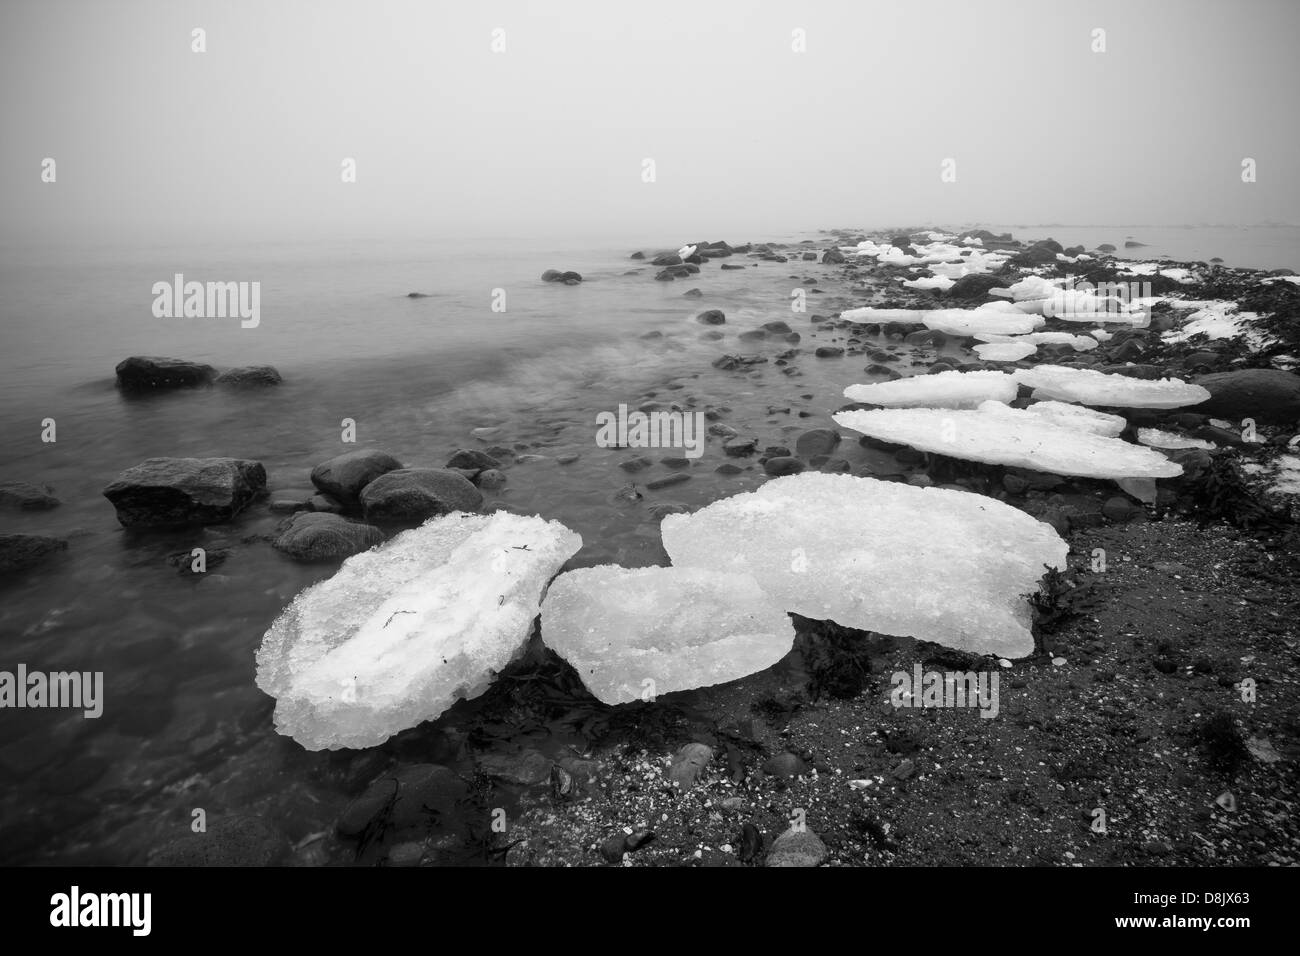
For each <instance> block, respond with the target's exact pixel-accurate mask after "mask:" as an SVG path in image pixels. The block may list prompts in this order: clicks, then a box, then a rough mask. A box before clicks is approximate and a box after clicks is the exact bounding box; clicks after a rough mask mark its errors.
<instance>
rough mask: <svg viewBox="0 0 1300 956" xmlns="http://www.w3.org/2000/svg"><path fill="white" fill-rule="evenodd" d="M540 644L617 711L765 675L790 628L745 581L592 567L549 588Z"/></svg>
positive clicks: (707, 571)
mask: <svg viewBox="0 0 1300 956" xmlns="http://www.w3.org/2000/svg"><path fill="white" fill-rule="evenodd" d="M542 640H543V641H544V642H545V644H546V645H547V647H549V648H551V650H553V651H555V652H556V653H557V654H559V655H560V656H561V657H563V658H564V659H565V660H566V661H568V662H569V663H570V664H572V665H573V668H574V670H576V671H577V672H578V676H579V677H581V678H582V682H583V683H584V684H585V685H586V687H587V689H588V690H590V691H591V692H592V693H593V694H594V695H595V696H596V697H598V698H600V700H601V701H603V702H604V703H606V704H622V703H626V702H628V701H633V700H647V699H653V697H654V696H655V695H657V694H667V693H671V692H672V691H679V690H688V689H691V688H695V687H710V686H712V685H714V684H722V683H725V682H727V681H731V680H736V679H738V678H741V677H744V676H746V675H747V674H753V673H755V672H757V671H761V670H764V669H766V668H768V667H771V666H772V665H773V664H775V663H776V662H777V661H779V660H780V659H781V658H782V657H784V656H785V655H786V654H787V653H789V651H790V648H791V646H792V645H793V643H794V627H793V626H792V625H791V623H790V618H789V616H788V615H787V614H786V613H785V610H784V609H783V608H782V607H781V606H780V605H779V604H778V603H776V602H775V601H773V599H772V598H771V597H770V596H769V595H767V594H765V593H764V592H763V590H762V589H761V588H760V587H759V585H758V582H757V581H755V580H754V578H752V577H750V576H749V575H748V574H744V573H737V572H730V571H727V570H724V569H719V568H715V567H671V568H660V567H650V568H632V569H629V568H621V567H616V566H614V565H602V566H600V567H595V568H579V569H577V570H575V571H568V572H566V573H564V574H561V575H560V576H559V577H558V578H556V579H555V580H554V581H553V582H552V583H551V586H550V588H549V589H548V590H547V592H546V600H545V601H544V602H543V603H542Z"/></svg>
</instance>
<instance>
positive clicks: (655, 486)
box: [645, 471, 691, 491]
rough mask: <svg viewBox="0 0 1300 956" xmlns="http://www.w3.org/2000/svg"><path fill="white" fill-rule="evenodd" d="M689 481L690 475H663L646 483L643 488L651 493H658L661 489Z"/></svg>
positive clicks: (680, 473)
mask: <svg viewBox="0 0 1300 956" xmlns="http://www.w3.org/2000/svg"><path fill="white" fill-rule="evenodd" d="M690 480H691V476H690V475H687V474H684V473H683V472H680V471H679V472H677V473H676V474H674V475H665V476H664V477H663V478H655V479H653V480H651V481H647V482H646V483H645V486H646V488H648V489H649V490H651V491H659V490H660V489H662V488H671V487H672V486H673V485H680V484H682V483H683V482H686V481H690Z"/></svg>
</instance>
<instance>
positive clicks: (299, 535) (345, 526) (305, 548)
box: [273, 511, 384, 561]
mask: <svg viewBox="0 0 1300 956" xmlns="http://www.w3.org/2000/svg"><path fill="white" fill-rule="evenodd" d="M383 540H384V533H383V532H382V531H380V530H379V529H378V528H376V527H375V526H374V525H368V524H361V523H360V522H357V521H349V520H348V519H347V518H343V517H340V516H339V515H336V514H328V513H313V512H309V511H304V512H302V513H300V514H297V515H294V516H293V517H292V518H290V519H289V520H288V521H286V522H285V523H284V524H283V525H282V526H281V530H280V534H279V536H278V537H277V538H276V539H275V541H274V542H273V543H274V547H275V549H276V550H277V551H283V552H284V553H285V554H287V555H289V557H291V558H293V559H294V560H296V561H333V560H340V559H342V558H348V557H351V556H352V555H354V554H359V553H360V552H362V551H367V550H369V549H370V548H373V547H374V546H375V545H377V544H380V543H382V542H383Z"/></svg>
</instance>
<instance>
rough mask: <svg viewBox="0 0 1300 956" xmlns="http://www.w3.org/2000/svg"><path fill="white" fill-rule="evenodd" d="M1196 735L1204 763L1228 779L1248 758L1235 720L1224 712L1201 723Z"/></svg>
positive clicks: (1244, 743)
mask: <svg viewBox="0 0 1300 956" xmlns="http://www.w3.org/2000/svg"><path fill="white" fill-rule="evenodd" d="M1196 735H1197V738H1198V743H1199V744H1200V747H1201V750H1202V752H1203V753H1204V754H1205V760H1206V763H1208V764H1209V765H1210V767H1211V768H1212V769H1214V770H1217V771H1220V772H1222V773H1224V774H1225V775H1226V776H1227V777H1228V778H1229V779H1231V778H1232V777H1235V776H1236V775H1237V771H1238V770H1239V769H1241V765H1242V764H1243V763H1245V762H1246V759H1247V758H1248V757H1249V756H1250V751H1248V750H1247V749H1246V739H1245V737H1244V736H1243V735H1242V733H1241V730H1240V729H1239V728H1238V727H1237V720H1236V718H1235V717H1233V716H1232V714H1231V713H1229V712H1228V711H1226V710H1220V711H1216V712H1215V713H1213V714H1210V715H1209V716H1208V717H1206V718H1205V720H1203V721H1201V723H1200V725H1199V726H1198V727H1197V728H1196Z"/></svg>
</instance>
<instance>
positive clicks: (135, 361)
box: [117, 355, 217, 391]
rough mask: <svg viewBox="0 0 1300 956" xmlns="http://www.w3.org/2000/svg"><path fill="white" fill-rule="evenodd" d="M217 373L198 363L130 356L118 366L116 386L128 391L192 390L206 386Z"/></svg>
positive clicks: (213, 369)
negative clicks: (158, 389)
mask: <svg viewBox="0 0 1300 956" xmlns="http://www.w3.org/2000/svg"><path fill="white" fill-rule="evenodd" d="M216 377H217V370H216V369H215V368H213V367H212V366H211V365H204V364H203V363H201V362H187V361H186V360H185V359H177V358H162V357H159V356H156V355H133V356H131V357H130V358H128V359H123V360H122V361H121V362H118V363H117V384H118V387H119V388H123V389H126V390H128V391H149V390H150V389H157V388H194V387H195V386H199V385H209V384H211V382H212V380H213V379H214V378H216Z"/></svg>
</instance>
